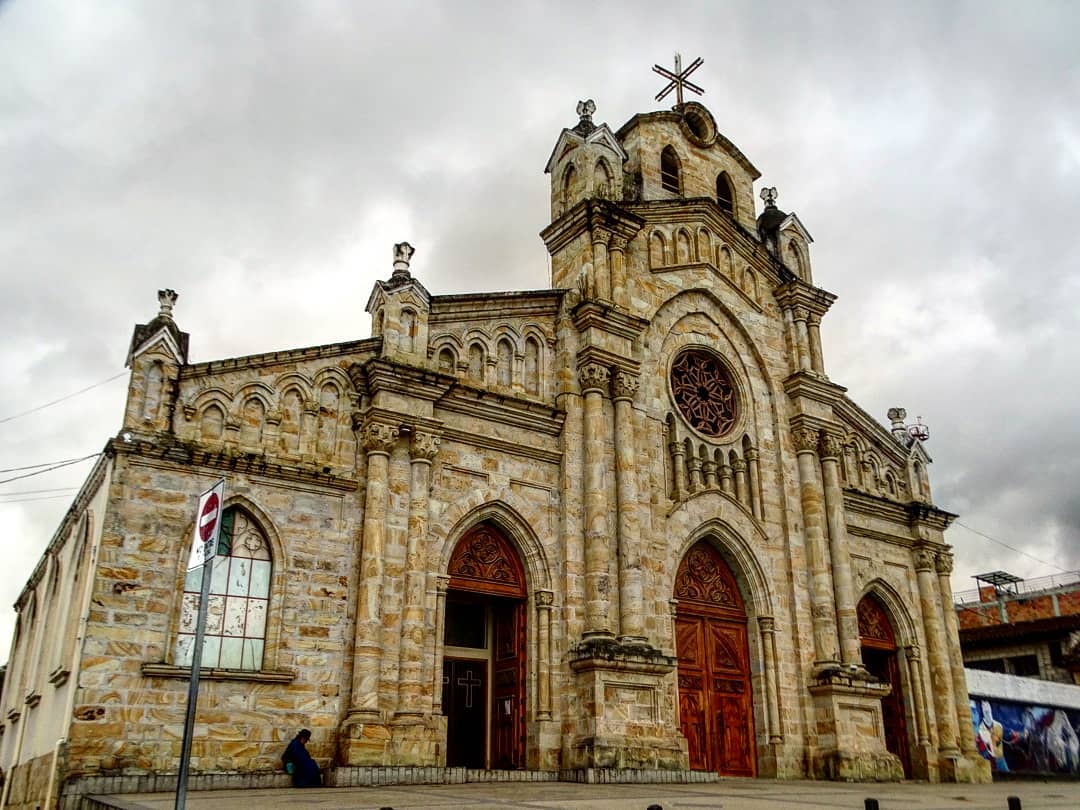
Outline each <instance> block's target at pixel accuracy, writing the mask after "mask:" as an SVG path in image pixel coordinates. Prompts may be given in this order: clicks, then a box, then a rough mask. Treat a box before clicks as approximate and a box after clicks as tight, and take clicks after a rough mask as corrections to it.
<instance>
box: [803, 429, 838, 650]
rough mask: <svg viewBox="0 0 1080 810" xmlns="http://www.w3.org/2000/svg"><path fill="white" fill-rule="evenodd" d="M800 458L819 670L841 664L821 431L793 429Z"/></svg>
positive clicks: (807, 555)
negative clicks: (822, 483)
mask: <svg viewBox="0 0 1080 810" xmlns="http://www.w3.org/2000/svg"><path fill="white" fill-rule="evenodd" d="M792 439H793V440H794V442H795V452H796V453H798V457H799V496H800V501H801V503H802V513H803V526H804V530H805V533H806V557H807V562H808V563H809V565H810V613H811V617H812V618H813V626H814V666H815V667H816V668H818V669H824V668H829V667H834V666H836V665H837V664H839V656H838V655H837V649H836V613H835V612H834V608H833V593H832V591H833V588H832V579H831V577H830V576H829V560H828V555H827V552H826V548H825V527H824V521H823V519H822V518H823V512H824V509H823V504H822V502H821V488H820V484H819V483H818V476H817V466H818V465H817V449H818V431H816V430H814V429H813V428H805V427H803V428H799V429H797V430H795V431H794V433H793V435H792Z"/></svg>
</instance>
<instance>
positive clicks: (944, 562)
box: [934, 551, 953, 575]
mask: <svg viewBox="0 0 1080 810" xmlns="http://www.w3.org/2000/svg"><path fill="white" fill-rule="evenodd" d="M934 570H935V571H937V572H938V573H939V574H946V575H947V574H951V573H952V572H953V555H952V553H951V552H948V551H939V552H938V553H937V555H936V556H935V557H934Z"/></svg>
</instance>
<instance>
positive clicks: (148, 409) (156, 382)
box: [142, 363, 165, 422]
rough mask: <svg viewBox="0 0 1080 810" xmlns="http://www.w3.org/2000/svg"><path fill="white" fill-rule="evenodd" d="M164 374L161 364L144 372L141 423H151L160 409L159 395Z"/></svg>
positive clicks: (155, 364)
mask: <svg viewBox="0 0 1080 810" xmlns="http://www.w3.org/2000/svg"><path fill="white" fill-rule="evenodd" d="M164 379H165V372H164V369H163V367H162V365H161V363H154V364H153V365H152V366H150V370H149V371H147V372H146V392H145V394H144V397H145V399H143V413H142V417H143V421H145V422H153V421H154V420H155V419H157V415H158V411H159V410H160V409H161V393H162V389H163V385H162V383H163V381H164Z"/></svg>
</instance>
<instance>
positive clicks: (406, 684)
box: [395, 431, 441, 720]
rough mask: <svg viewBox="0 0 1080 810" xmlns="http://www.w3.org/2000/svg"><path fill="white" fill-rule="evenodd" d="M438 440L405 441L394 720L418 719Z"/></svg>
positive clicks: (416, 436)
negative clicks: (405, 522) (405, 511)
mask: <svg viewBox="0 0 1080 810" xmlns="http://www.w3.org/2000/svg"><path fill="white" fill-rule="evenodd" d="M440 441H441V438H440V437H439V436H437V435H436V434H434V433H428V432H424V431H416V432H414V433H413V434H412V438H411V440H410V442H409V458H410V464H409V470H410V481H409V534H408V540H407V545H406V550H405V603H404V605H403V607H402V613H401V646H400V648H399V655H398V695H397V697H398V705H397V713H396V715H395V716H396V719H398V720H405V719H407V718H419V717H420V716H421V715H422V714H423V710H424V707H423V706H422V704H421V696H422V690H421V671H422V666H423V662H422V654H423V649H424V578H425V573H424V572H425V569H426V566H425V560H424V544H425V541H426V539H427V527H428V487H429V482H430V477H431V462H432V460H433V459H434V458H435V455H436V454H437V453H438V452H439V443H440Z"/></svg>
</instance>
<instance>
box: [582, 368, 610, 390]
mask: <svg viewBox="0 0 1080 810" xmlns="http://www.w3.org/2000/svg"><path fill="white" fill-rule="evenodd" d="M610 379H611V371H610V370H609V369H607V368H605V367H604V366H602V365H600V364H599V363H585V365H583V366H581V367H580V368H579V369H578V382H580V383H581V393H583V394H586V393H588V392H590V391H598V392H600V393H601V394H604V393H607V387H608V382H609V381H610Z"/></svg>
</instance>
